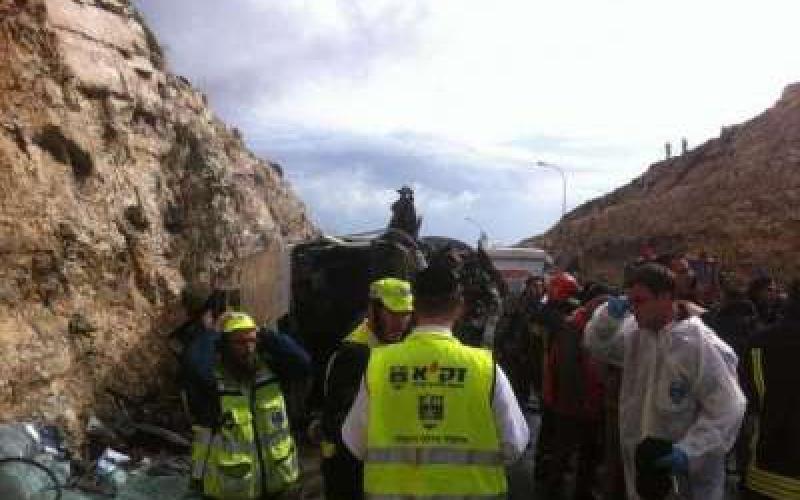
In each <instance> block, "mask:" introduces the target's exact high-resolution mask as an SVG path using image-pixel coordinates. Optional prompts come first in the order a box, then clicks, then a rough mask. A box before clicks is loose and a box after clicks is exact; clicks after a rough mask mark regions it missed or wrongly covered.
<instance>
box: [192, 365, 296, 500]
mask: <svg viewBox="0 0 800 500" xmlns="http://www.w3.org/2000/svg"><path fill="white" fill-rule="evenodd" d="M216 377H217V394H218V397H219V398H220V413H221V419H220V422H221V423H220V425H219V426H218V428H215V429H211V428H208V427H202V426H193V427H192V430H193V432H194V442H193V443H192V478H193V479H197V480H201V481H202V484H203V493H204V494H205V495H208V496H210V497H212V498H218V499H225V500H252V499H257V498H261V496H262V493H263V492H266V493H275V492H279V491H283V490H285V489H286V488H287V486H288V485H290V484H292V483H294V482H296V481H297V478H298V476H299V468H298V464H297V450H296V447H295V444H294V440H293V439H292V435H291V433H290V431H289V421H288V417H287V412H286V404H285V401H284V399H283V392H282V391H281V388H280V385H279V384H278V379H277V377H276V376H275V375H274V374H273V373H272V371H270V370H269V368H267V367H266V366H262V367H261V368H260V369H259V370H258V372H257V374H256V377H255V381H254V383H253V384H252V385H243V384H239V383H238V382H236V381H233V380H232V379H230V378H229V377H226V376H225V374H224V372H223V370H222V369H221V368H220V367H217V370H216ZM264 485H266V487H264Z"/></svg>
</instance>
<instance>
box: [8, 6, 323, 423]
mask: <svg viewBox="0 0 800 500" xmlns="http://www.w3.org/2000/svg"><path fill="white" fill-rule="evenodd" d="M164 64H165V63H164V57H163V54H162V52H161V49H160V48H159V46H158V42H157V41H156V40H155V37H154V36H153V35H152V33H151V32H150V31H149V30H148V29H147V28H146V26H145V25H144V24H143V22H142V20H141V18H140V17H139V16H138V14H137V13H136V12H134V11H133V9H132V7H131V5H130V4H129V2H128V1H127V0H0V353H2V354H0V356H2V361H1V362H0V420H13V419H17V418H41V419H45V420H48V421H57V422H60V423H62V424H65V425H66V426H67V428H68V429H70V430H71V431H73V432H74V431H78V430H79V429H81V428H82V427H83V425H84V423H85V417H86V415H87V413H88V412H89V411H90V410H91V409H95V410H97V411H100V413H102V412H103V409H104V408H105V409H106V410H108V407H107V401H106V398H105V397H104V394H105V391H106V389H108V388H111V389H113V390H118V391H121V392H123V393H127V394H134V395H137V394H143V393H145V392H147V391H148V390H151V389H153V388H165V387H169V384H170V383H171V381H172V377H173V372H172V371H171V370H170V369H169V366H170V365H171V364H172V363H173V362H174V360H173V358H172V357H171V354H170V350H169V349H168V348H167V345H166V344H167V342H166V334H167V333H168V332H169V331H170V330H171V329H172V328H173V327H174V326H175V324H176V321H177V320H178V318H175V317H174V315H173V314H172V313H173V311H174V310H175V309H176V304H177V303H178V297H179V295H180V291H181V289H182V288H183V286H184V283H185V282H186V280H187V279H193V278H196V277H203V276H205V277H209V276H214V275H216V274H218V273H219V272H220V271H221V270H222V269H223V268H225V267H226V266H227V265H228V264H229V263H230V262H231V261H232V260H234V259H236V258H238V257H241V256H244V255H248V254H250V253H252V252H256V251H259V250H261V249H263V248H267V247H269V246H270V245H271V244H272V243H274V242H276V241H284V240H286V239H299V238H304V237H307V236H309V235H310V234H312V233H313V231H314V228H313V227H312V225H311V223H310V222H309V220H308V218H307V216H306V211H305V208H304V206H303V204H302V203H301V202H300V201H299V200H298V199H297V197H296V196H295V195H294V193H293V192H292V190H291V188H290V186H289V185H288V183H287V182H286V181H284V180H283V179H282V177H281V173H280V171H279V170H278V169H276V168H274V167H273V166H272V164H270V163H269V162H267V161H263V160H261V159H259V158H257V157H255V156H254V155H253V154H252V153H250V152H249V151H248V150H247V149H246V148H245V146H244V145H243V143H242V140H241V136H240V134H239V133H238V132H236V131H234V130H231V129H229V128H227V127H226V126H225V124H223V123H222V122H220V121H219V120H218V119H216V118H215V117H214V115H213V114H212V112H211V111H210V110H209V108H208V106H207V102H206V99H205V96H203V95H202V94H201V93H199V92H197V91H195V90H193V89H192V88H191V86H190V84H189V83H188V82H187V81H186V80H185V79H183V78H181V77H178V76H175V75H172V74H170V73H169V72H167V71H166V70H165V69H164Z"/></svg>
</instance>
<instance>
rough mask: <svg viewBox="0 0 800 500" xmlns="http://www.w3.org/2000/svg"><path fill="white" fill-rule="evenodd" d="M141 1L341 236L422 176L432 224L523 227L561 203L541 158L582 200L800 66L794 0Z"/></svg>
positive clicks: (799, 11) (201, 84)
mask: <svg viewBox="0 0 800 500" xmlns="http://www.w3.org/2000/svg"><path fill="white" fill-rule="evenodd" d="M135 3H136V4H137V5H138V6H139V7H140V8H141V10H142V11H143V12H144V14H145V17H146V18H147V20H148V21H149V23H150V25H151V27H152V28H153V29H154V30H155V31H156V33H157V34H158V36H159V38H160V39H161V41H162V43H163V45H164V46H165V47H166V52H167V56H168V58H169V60H170V64H171V67H172V69H173V70H174V71H175V72H177V73H179V74H182V75H185V76H186V77H188V78H189V79H190V80H191V81H192V82H193V84H194V85H195V86H196V87H198V88H200V89H201V90H203V91H205V92H207V93H208V95H209V97H210V100H211V103H212V106H213V108H214V110H215V111H216V112H217V113H218V114H220V115H221V116H222V117H223V118H224V119H225V120H226V121H228V122H229V123H230V124H231V125H234V126H237V127H239V128H240V129H241V130H242V131H243V133H244V135H245V139H246V140H247V142H248V144H249V145H250V146H251V147H252V148H253V149H254V150H255V151H256V152H257V153H259V154H261V155H263V156H265V157H268V158H270V159H273V160H275V161H278V162H279V163H281V164H282V165H283V167H284V171H285V172H286V175H287V176H288V177H289V178H290V180H291V182H292V183H293V185H294V187H295V189H296V191H297V192H298V193H299V194H300V196H301V197H302V198H303V199H304V200H305V201H306V203H307V204H308V206H309V207H310V209H311V212H312V216H313V218H314V219H315V220H316V221H317V222H318V224H320V225H321V227H322V228H323V229H324V230H326V231H328V232H330V233H347V232H359V231H366V230H370V229H374V228H378V227H381V226H383V225H385V224H386V222H387V219H388V215H389V210H388V206H389V204H390V203H391V201H392V200H393V199H394V198H395V192H394V190H395V189H396V188H398V187H399V186H400V185H402V184H410V185H411V186H413V187H414V188H415V191H416V194H417V205H418V209H419V210H420V211H421V212H422V214H423V216H424V217H425V220H424V223H423V232H424V233H426V234H445V235H450V236H455V237H459V238H462V239H465V240H467V241H475V239H476V238H477V236H478V229H477V227H476V225H480V226H483V227H484V228H485V229H486V230H487V232H488V233H489V236H490V239H492V240H493V241H495V242H501V243H513V242H516V241H518V240H520V239H522V238H525V237H528V236H531V235H534V234H538V233H540V232H542V231H544V230H546V229H547V228H548V227H549V226H550V225H551V224H552V223H553V222H555V221H556V220H557V219H558V217H559V216H560V213H561V187H562V184H561V178H560V176H559V174H558V173H557V172H556V171H553V170H548V169H545V168H539V167H535V166H533V165H534V163H535V162H536V161H546V162H551V163H555V164H558V165H561V166H562V167H563V168H564V170H565V171H566V176H567V208H568V209H570V208H573V207H575V206H577V205H579V204H580V203H582V202H584V201H586V200H588V199H590V198H593V197H595V196H598V195H600V194H602V193H604V192H607V191H609V190H611V189H613V188H614V187H616V186H618V185H620V184H623V183H625V182H627V181H629V180H630V179H631V178H633V177H635V176H637V175H639V174H640V173H641V172H643V171H644V170H645V169H646V168H647V166H648V165H649V164H650V163H652V162H654V161H657V160H659V159H661V158H662V157H663V155H664V143H665V142H666V141H672V142H673V144H674V146H673V149H674V150H677V149H678V148H679V144H680V140H681V138H682V137H686V138H687V139H688V141H689V145H690V147H691V146H694V145H697V144H700V143H702V142H704V141H706V140H708V139H710V138H712V137H715V136H717V135H718V134H719V131H720V127H722V126H725V125H730V124H734V123H739V122H741V121H744V120H747V119H749V118H751V117H752V116H755V115H756V114H758V113H760V112H761V111H763V110H764V109H766V108H768V107H769V106H771V105H772V104H773V103H774V102H775V101H776V100H777V98H778V97H779V96H780V93H781V90H782V89H783V87H784V86H785V85H786V84H788V83H791V82H795V81H800V51H798V50H797V47H798V45H799V42H800V31H798V30H797V29H796V26H795V24H796V20H797V19H798V18H800V17H799V16H800V2H796V1H795V0H788V1H774V0H762V1H760V2H753V1H750V0H745V1H739V0H703V1H702V2H698V1H694V0H692V1H690V0H673V1H671V2H654V1H642V0H561V1H558V2H552V1H547V2H545V1H534V0H518V1H513V0H508V1H506V0H498V1H495V2H487V1H486V0H426V1H423V0H226V1H220V0H135ZM466 218H469V219H471V221H469V220H465V219H466Z"/></svg>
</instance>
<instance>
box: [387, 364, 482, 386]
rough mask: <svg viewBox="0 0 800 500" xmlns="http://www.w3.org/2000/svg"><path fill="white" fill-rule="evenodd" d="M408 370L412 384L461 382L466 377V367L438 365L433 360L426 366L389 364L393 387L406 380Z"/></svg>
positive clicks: (390, 380)
mask: <svg viewBox="0 0 800 500" xmlns="http://www.w3.org/2000/svg"><path fill="white" fill-rule="evenodd" d="M409 371H410V372H411V373H410V374H411V382H412V383H414V384H425V385H430V384H435V385H448V384H463V383H464V380H466V378H467V369H466V368H462V367H455V366H439V363H437V362H435V361H434V362H433V363H431V364H430V365H426V366H411V367H408V366H403V365H399V366H391V367H390V368H389V384H391V385H392V386H394V387H395V388H397V387H399V386H401V385H403V384H405V383H406V382H408V377H409Z"/></svg>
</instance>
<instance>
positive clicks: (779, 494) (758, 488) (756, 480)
mask: <svg viewBox="0 0 800 500" xmlns="http://www.w3.org/2000/svg"><path fill="white" fill-rule="evenodd" d="M750 359H751V361H752V363H753V373H752V375H753V382H754V383H755V386H756V393H757V395H758V399H759V402H760V403H761V405H762V407H763V404H764V396H765V395H766V390H767V388H766V384H765V381H764V352H763V350H762V349H752V350H751V351H750ZM758 437H759V423H758V422H756V426H755V431H754V433H753V439H752V442H751V452H752V457H753V458H752V460H751V463H750V466H749V467H748V468H747V481H746V482H747V487H748V488H750V489H751V490H753V491H755V492H757V493H760V494H762V495H766V496H768V497H770V498H775V499H778V500H797V499H798V498H800V479H798V478H792V477H787V476H783V475H780V474H775V473H774V472H769V471H767V470H765V469H762V468H760V467H759V466H758V455H757V450H756V447H757V444H758Z"/></svg>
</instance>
